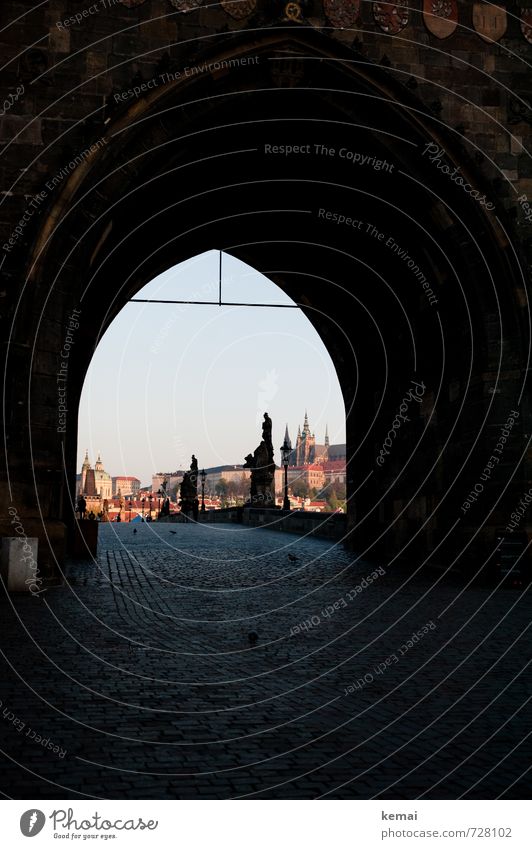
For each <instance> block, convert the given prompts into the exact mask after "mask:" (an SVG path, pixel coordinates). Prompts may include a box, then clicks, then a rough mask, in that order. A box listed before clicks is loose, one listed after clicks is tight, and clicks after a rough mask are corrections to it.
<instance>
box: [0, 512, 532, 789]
mask: <svg viewBox="0 0 532 849" xmlns="http://www.w3.org/2000/svg"><path fill="white" fill-rule="evenodd" d="M289 555H292V556H294V557H296V558H297V559H296V560H292V559H291V558H290V557H289ZM379 567H380V568H379ZM372 573H373V580H371V581H367V582H365V581H364V580H363V579H365V578H367V576H368V575H369V576H371V575H372ZM364 583H367V585H366V586H363V584H364ZM1 616H2V642H1V646H2V658H3V669H2V683H1V692H0V698H1V699H2V706H1V711H0V714H1V715H0V733H1V737H2V750H3V753H4V764H3V770H2V778H1V785H0V786H1V790H2V791H3V793H4V794H5V795H6V796H9V797H14V798H86V797H97V798H123V797H126V798H230V797H242V796H243V797H255V798H261V797H262V798H272V797H275V798H290V799H296V798H299V799H309V798H316V797H320V796H324V795H325V796H328V797H333V798H363V799H367V798H373V797H380V798H418V797H426V798H458V797H462V796H463V797H465V798H495V797H498V796H502V797H504V798H528V797H529V786H530V772H527V771H528V770H529V768H530V763H531V761H530V754H531V743H530V736H528V735H530V732H531V730H532V720H531V710H530V698H531V695H532V683H531V676H530V671H529V667H528V668H527V666H528V664H529V662H530V630H529V625H530V591H526V592H520V591H517V590H512V589H506V588H505V589H502V588H501V589H493V588H485V587H484V588H483V587H480V588H479V587H472V588H468V589H465V588H464V586H463V584H462V583H461V582H460V580H459V579H458V578H457V577H456V576H452V575H451V576H444V575H441V574H439V573H438V574H437V573H435V572H431V573H430V574H423V575H413V574H411V573H410V572H408V571H407V570H406V569H405V567H404V566H399V565H397V564H388V563H380V564H379V563H377V564H376V563H371V564H370V563H368V562H363V561H361V560H357V559H356V557H355V556H354V555H352V554H350V553H348V552H345V551H344V550H343V549H341V548H338V547H335V546H334V545H333V544H332V543H329V542H326V541H320V540H315V539H314V540H309V539H298V538H297V537H294V536H291V535H287V534H280V533H276V532H274V531H268V530H263V529H250V528H242V527H239V526H230V525H211V526H205V527H197V526H194V525H156V524H153V525H144V526H139V527H138V530H137V533H136V534H134V533H133V527H132V526H129V525H126V524H123V525H119V526H116V525H107V526H101V527H100V549H99V557H98V562H97V563H96V564H95V563H91V562H89V563H86V564H83V565H82V564H71V565H70V566H69V568H68V570H67V575H66V583H65V586H63V587H60V588H57V589H50V590H48V591H46V592H45V593H43V594H42V596H40V597H39V598H34V597H21V596H19V597H14V596H11V597H10V598H6V596H5V594H3V596H2V601H1ZM430 623H433V625H431V624H430ZM301 626H302V627H301ZM415 632H419V635H418V636H417V637H415V638H412V635H413V633H415ZM250 635H251V637H250ZM255 639H256V642H255V643H254V640H255Z"/></svg>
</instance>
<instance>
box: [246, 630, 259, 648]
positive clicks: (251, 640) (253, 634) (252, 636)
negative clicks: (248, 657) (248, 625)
mask: <svg viewBox="0 0 532 849" xmlns="http://www.w3.org/2000/svg"><path fill="white" fill-rule="evenodd" d="M258 639H259V635H258V634H257V632H256V631H250V632H249V634H248V640H249V644H250V646H256V645H257V640H258Z"/></svg>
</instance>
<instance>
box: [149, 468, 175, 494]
mask: <svg viewBox="0 0 532 849" xmlns="http://www.w3.org/2000/svg"><path fill="white" fill-rule="evenodd" d="M165 480H166V484H167V485H166V491H167V492H170V491H171V490H172V489H175V488H176V487H178V486H179V484H180V483H181V481H182V480H183V472H182V471H181V470H178V471H176V472H156V474H154V475H152V477H151V491H152V492H159V490H160V488H161V486H162V485H163V483H164V481H165Z"/></svg>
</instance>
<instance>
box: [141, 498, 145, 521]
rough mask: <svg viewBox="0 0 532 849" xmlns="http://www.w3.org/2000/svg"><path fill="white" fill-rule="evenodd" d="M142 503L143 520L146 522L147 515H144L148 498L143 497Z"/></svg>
mask: <svg viewBox="0 0 532 849" xmlns="http://www.w3.org/2000/svg"><path fill="white" fill-rule="evenodd" d="M140 503H141V504H142V521H143V522H144V521H145V520H146V516H145V515H144V505H145V504H146V499H145V498H141V500H140Z"/></svg>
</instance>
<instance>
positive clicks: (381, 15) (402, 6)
mask: <svg viewBox="0 0 532 849" xmlns="http://www.w3.org/2000/svg"><path fill="white" fill-rule="evenodd" d="M373 17H374V18H375V21H376V23H377V24H378V25H379V26H380V28H381V30H382V31H383V32H386V33H388V34H389V35H397V33H398V32H401V30H402V29H404V28H405V27H406V25H407V24H408V21H409V19H410V12H409V6H408V5H407V0H399V2H397V3H374V4H373Z"/></svg>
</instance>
